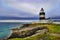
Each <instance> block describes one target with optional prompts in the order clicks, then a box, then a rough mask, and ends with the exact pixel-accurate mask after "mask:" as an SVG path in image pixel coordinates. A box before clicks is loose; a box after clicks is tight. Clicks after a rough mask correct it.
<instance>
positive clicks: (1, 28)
mask: <svg viewBox="0 0 60 40" xmlns="http://www.w3.org/2000/svg"><path fill="white" fill-rule="evenodd" d="M21 24H26V22H0V39H3V38H6V37H8V36H9V35H10V34H11V31H12V30H11V29H13V28H20V27H21Z"/></svg>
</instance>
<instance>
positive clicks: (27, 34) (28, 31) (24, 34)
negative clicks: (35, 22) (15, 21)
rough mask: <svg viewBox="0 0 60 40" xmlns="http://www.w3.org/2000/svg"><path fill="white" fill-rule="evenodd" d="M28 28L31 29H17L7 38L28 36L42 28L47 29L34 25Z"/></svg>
mask: <svg viewBox="0 0 60 40" xmlns="http://www.w3.org/2000/svg"><path fill="white" fill-rule="evenodd" d="M30 29H31V30H29V29H27V30H23V31H19V32H17V33H12V34H11V36H10V37H9V38H8V39H11V38H25V37H29V36H32V35H34V34H36V33H38V32H40V31H39V30H43V29H47V28H46V27H35V28H34V27H33V28H30Z"/></svg>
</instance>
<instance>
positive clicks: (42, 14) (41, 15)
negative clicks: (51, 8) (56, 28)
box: [39, 8, 45, 20]
mask: <svg viewBox="0 0 60 40" xmlns="http://www.w3.org/2000/svg"><path fill="white" fill-rule="evenodd" d="M39 20H45V12H44V9H43V8H41V10H40V13H39Z"/></svg>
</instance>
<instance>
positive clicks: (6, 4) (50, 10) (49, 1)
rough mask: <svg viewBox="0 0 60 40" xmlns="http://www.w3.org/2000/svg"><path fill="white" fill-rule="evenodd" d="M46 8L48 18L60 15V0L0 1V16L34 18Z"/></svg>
mask: <svg viewBox="0 0 60 40" xmlns="http://www.w3.org/2000/svg"><path fill="white" fill-rule="evenodd" d="M41 8H44V10H45V12H46V17H53V16H59V15H60V0H0V16H11V17H33V16H38V14H39V12H40V9H41Z"/></svg>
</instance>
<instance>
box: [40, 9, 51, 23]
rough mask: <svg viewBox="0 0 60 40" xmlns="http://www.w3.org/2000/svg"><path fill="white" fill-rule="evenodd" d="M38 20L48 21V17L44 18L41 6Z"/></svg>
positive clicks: (41, 21)
mask: <svg viewBox="0 0 60 40" xmlns="http://www.w3.org/2000/svg"><path fill="white" fill-rule="evenodd" d="M39 22H40V23H50V19H48V18H45V12H44V9H43V8H41V10H40V13H39Z"/></svg>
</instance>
